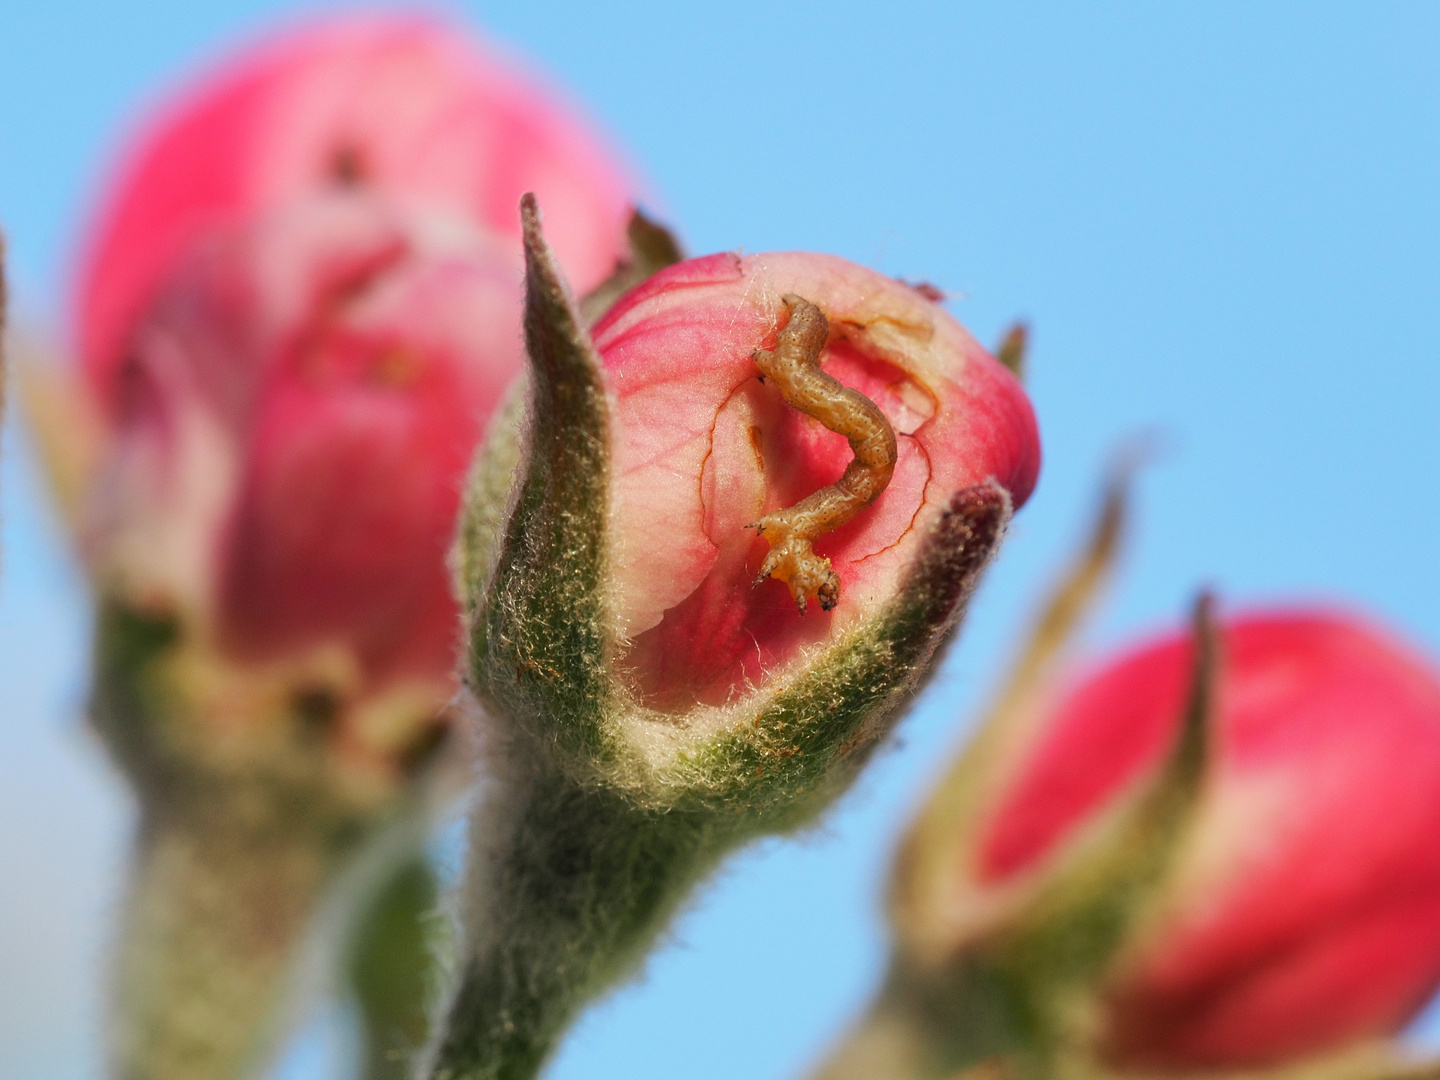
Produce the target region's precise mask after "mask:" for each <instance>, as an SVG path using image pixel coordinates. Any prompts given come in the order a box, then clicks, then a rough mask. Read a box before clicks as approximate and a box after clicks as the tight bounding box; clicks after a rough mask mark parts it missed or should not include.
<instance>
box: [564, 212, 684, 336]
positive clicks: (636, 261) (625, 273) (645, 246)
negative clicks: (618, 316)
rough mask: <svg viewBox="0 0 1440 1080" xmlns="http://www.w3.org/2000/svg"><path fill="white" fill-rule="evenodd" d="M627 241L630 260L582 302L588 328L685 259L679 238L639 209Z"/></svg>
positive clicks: (632, 215)
mask: <svg viewBox="0 0 1440 1080" xmlns="http://www.w3.org/2000/svg"><path fill="white" fill-rule="evenodd" d="M625 239H626V242H627V243H628V245H629V247H630V257H629V258H628V259H623V260H621V261H620V262H619V263H617V264H616V266H615V270H614V272H613V273H612V274H611V275H610V276H609V277H608V278H606V279H605V280H604V281H602V282H601V283H600V284H599V285H597V286H595V288H593V289H591V290H590V292H588V293H587V294H586V295H585V298H584V299H582V300H581V301H580V314H581V315H582V316H583V317H584V319H585V325H587V326H594V325H595V324H596V323H597V322H599V321H600V320H601V319H602V318H604V317H605V313H606V312H607V311H609V310H610V308H611V307H612V306H614V304H615V301H616V300H619V299H620V297H622V296H624V295H625V294H626V293H627V292H629V291H630V290H631V289H633V288H634V287H635V286H636V285H639V284H640V283H641V282H643V281H644V280H645V279H646V278H648V277H649V276H650V275H651V274H654V273H656V272H657V271H660V270H664V269H665V267H667V266H673V265H674V264H675V263H678V262H680V260H682V259H683V258H685V252H684V250H683V249H682V248H681V247H680V241H679V240H677V239H676V238H675V234H674V233H672V232H671V231H670V230H669V229H667V228H666V227H665V226H664V225H661V224H660V223H659V222H658V221H656V220H654V219H653V218H650V217H647V216H646V215H645V214H644V213H642V212H641V211H640V210H639V208H636V209H635V210H633V211H631V213H630V221H629V222H628V223H627V224H626V226H625Z"/></svg>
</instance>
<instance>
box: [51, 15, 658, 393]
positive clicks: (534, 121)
mask: <svg viewBox="0 0 1440 1080" xmlns="http://www.w3.org/2000/svg"><path fill="white" fill-rule="evenodd" d="M633 186H634V185H633V183H632V182H631V179H630V177H629V176H628V174H627V171H626V170H625V169H624V168H623V167H621V166H619V165H618V164H617V162H616V160H615V158H614V156H613V155H612V154H611V153H610V152H609V151H608V150H607V149H606V148H605V147H604V146H602V145H601V143H600V142H599V141H598V140H597V139H596V137H595V136H594V135H593V134H592V132H591V130H590V129H589V127H588V126H587V125H586V124H584V123H583V122H582V121H581V120H580V119H578V118H577V116H576V115H575V114H574V111H573V110H572V109H570V108H568V107H566V106H564V105H562V104H561V103H560V102H559V101H558V100H557V99H556V97H555V95H554V94H553V93H552V92H550V91H549V90H548V89H546V88H544V87H542V86H541V85H539V84H538V83H537V82H536V81H535V80H534V79H533V78H531V77H530V76H528V75H526V74H524V73H522V72H520V71H519V70H517V69H516V67H515V66H514V65H512V64H511V63H510V62H508V61H506V60H502V59H501V58H500V57H499V56H497V55H496V54H495V53H494V52H493V51H492V50H491V49H490V48H488V47H487V46H485V45H483V44H482V43H480V42H477V41H475V40H473V39H471V38H470V37H468V36H466V35H463V34H460V33H457V32H456V31H454V30H452V29H449V28H447V27H445V26H444V25H443V24H438V23H435V22H432V21H431V20H429V19H426V18H422V17H419V16H414V15H379V16H355V15H345V16H339V17H331V18H328V19H326V20H324V21H321V22H318V23H316V24H314V25H312V26H310V27H308V28H306V29H303V30H300V31H298V32H297V31H290V32H288V33H284V34H281V35H277V36H275V37H273V38H270V39H268V40H266V41H264V42H262V43H261V44H259V45H258V46H256V47H253V48H252V49H250V50H249V51H247V52H245V53H243V54H241V55H240V56H238V57H236V58H235V59H234V60H232V61H231V62H229V63H228V64H227V65H225V66H224V67H222V68H221V69H220V70H219V71H218V72H217V73H215V74H209V75H207V76H206V77H205V78H204V79H203V80H201V81H200V82H198V83H197V84H196V85H195V86H193V87H192V88H191V89H190V90H189V91H188V92H187V93H185V94H184V95H183V96H181V97H179V98H177V99H176V100H175V101H173V102H172V103H171V104H169V105H168V106H167V107H166V108H165V109H164V110H163V111H162V112H161V113H160V115H159V117H158V119H157V121H156V122H155V123H153V124H152V125H151V126H150V127H149V128H148V130H146V131H145V133H144V134H143V135H142V137H141V138H140V139H139V141H138V142H137V143H136V144H135V146H134V148H133V149H132V150H131V151H130V152H129V153H128V154H127V155H126V157H125V159H124V164H123V167H122V169H121V171H120V179H119V182H118V184H117V185H116V186H115V187H114V189H113V190H112V191H111V193H110V194H109V197H108V198H107V200H106V205H105V210H104V213H103V214H102V215H101V218H100V221H99V223H98V225H97V227H96V229H95V232H94V239H93V241H92V243H91V244H90V245H89V248H88V256H87V259H86V263H85V272H84V274H83V278H82V281H81V285H80V294H79V301H80V303H79V324H80V328H79V336H80V342H79V344H80V350H81V353H82V355H83V357H84V360H85V364H86V366H87V368H88V369H89V371H90V373H91V374H92V376H93V377H94V378H95V380H96V382H97V383H98V385H99V388H100V390H101V398H102V401H103V402H105V403H106V404H109V403H110V402H111V401H112V395H113V380H114V376H115V372H116V370H117V369H118V368H119V366H120V364H121V362H122V360H123V358H124V354H125V351H126V349H127V348H128V342H129V335H130V332H131V330H132V328H133V326H134V324H135V322H136V320H137V319H138V318H140V316H141V313H142V312H143V311H144V310H145V308H146V307H147V305H148V304H149V302H150V299H151V297H152V296H153V294H154V292H155V290H156V288H157V287H158V285H159V283H160V282H161V280H162V279H164V278H165V277H166V276H167V275H168V274H169V273H170V271H171V268H172V267H173V265H174V263H175V262H176V261H177V260H178V259H180V258H181V257H182V256H183V254H184V252H185V251H186V250H187V249H188V248H189V246H190V245H191V244H192V243H193V242H194V241H195V239H196V237H198V236H201V235H203V234H204V233H205V232H206V231H207V230H209V229H212V228H215V227H217V226H225V227H233V226H234V225H236V224H237V223H239V222H241V221H243V220H245V219H246V218H248V217H250V216H252V215H253V214H255V213H256V212H257V211H259V210H262V209H264V208H268V207H274V206H276V205H278V204H280V203H283V202H286V201H288V200H291V199H294V198H297V197H306V196H310V195H313V194H316V193H319V192H323V191H326V190H334V189H337V188H345V187H362V188H365V189H366V190H371V191H378V192H380V193H384V194H388V195H399V196H402V197H405V198H407V199H415V200H420V201H423V202H425V203H426V205H428V206H430V207H432V208H434V209H436V210H438V211H442V212H447V213H450V214H452V215H453V216H456V217H463V218H469V219H471V220H474V221H477V222H478V223H480V224H482V225H484V226H485V227H486V228H488V229H489V230H491V231H492V232H494V233H496V234H497V235H499V236H503V237H505V238H507V239H508V240H509V241H510V248H511V249H512V250H513V257H514V259H515V266H514V269H513V271H512V276H514V277H515V279H516V280H517V281H518V278H519V274H520V263H519V260H520V244H519V228H518V225H517V223H516V216H515V205H516V203H517V202H518V201H519V198H520V195H521V194H522V193H523V192H525V191H531V190H534V191H539V192H540V194H541V196H542V197H543V198H544V200H545V204H546V207H547V209H548V212H549V217H550V235H551V238H552V241H553V243H554V246H555V248H556V250H557V252H558V253H559V256H560V258H561V260H562V262H563V263H564V264H565V266H566V268H567V270H568V272H569V274H570V276H571V278H572V280H573V281H574V282H575V284H576V286H577V287H579V288H581V289H588V288H590V287H592V286H594V285H596V284H598V283H599V282H600V280H601V279H602V278H603V277H604V276H605V275H606V274H607V273H609V271H610V270H611V268H612V266H613V265H614V262H615V260H616V258H617V257H620V256H622V255H623V254H624V253H625V249H624V235H625V234H624V226H625V221H626V218H627V217H628V215H629V204H630V201H631V197H632V191H633Z"/></svg>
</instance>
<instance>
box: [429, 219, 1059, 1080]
mask: <svg viewBox="0 0 1440 1080" xmlns="http://www.w3.org/2000/svg"><path fill="white" fill-rule="evenodd" d="M523 217H524V220H525V229H526V249H527V257H528V271H527V304H526V320H525V325H526V344H527V352H528V355H529V360H530V367H529V395H530V402H529V411H528V415H526V416H524V417H523V418H522V417H521V416H520V414H519V411H518V410H512V411H511V413H510V421H509V422H508V423H497V424H496V425H495V427H494V428H493V429H492V435H491V437H490V439H489V440H488V443H487V446H486V449H485V451H484V452H483V453H482V456H481V458H480V460H479V463H478V465H477V469H476V471H475V473H474V475H473V476H472V482H471V488H470V499H469V506H468V509H467V513H466V525H465V527H464V528H463V530H462V540H461V544H462V548H464V549H465V551H464V554H463V555H462V559H461V562H462V565H463V566H465V567H466V568H467V577H468V580H467V582H466V583H465V587H464V594H465V596H466V598H467V601H466V602H467V605H468V606H469V607H470V608H471V612H472V613H471V616H470V644H469V682H470V686H471V687H472V689H473V690H474V692H475V693H476V695H477V696H478V697H479V698H480V700H481V701H482V703H483V704H484V706H485V708H486V712H487V714H488V715H489V716H490V718H491V721H492V727H493V731H494V734H495V739H494V740H493V742H494V744H495V747H496V751H495V752H496V754H497V761H498V766H497V772H498V773H499V776H500V781H499V790H498V791H497V792H496V793H495V794H494V795H493V796H492V800H491V802H490V803H489V804H488V805H486V806H483V807H482V808H481V809H480V811H479V813H480V817H479V818H478V819H477V825H476V829H475V832H474V837H475V846H474V849H473V858H474V863H475V865H474V871H473V877H472V886H473V888H472V896H471V915H472V927H471V931H472V938H471V940H470V942H469V943H468V944H469V948H468V953H469V957H468V959H467V960H466V962H465V964H464V966H463V968H462V970H461V982H460V986H459V988H458V990H457V992H456V994H455V996H454V999H453V1001H452V1003H451V1006H450V1009H449V1026H448V1030H447V1031H446V1032H445V1034H444V1037H443V1039H442V1041H441V1043H440V1045H439V1046H438V1048H437V1050H436V1056H435V1059H434V1075H435V1076H437V1077H445V1078H455V1080H458V1078H460V1077H465V1078H474V1077H500V1076H504V1077H517V1078H518V1077H522V1076H530V1075H533V1073H534V1072H535V1070H537V1069H538V1068H539V1066H540V1063H541V1062H542V1061H543V1059H544V1057H545V1055H546V1054H547V1053H548V1051H549V1049H550V1047H551V1045H552V1044H553V1042H554V1040H555V1039H556V1038H557V1037H558V1035H559V1033H560V1031H561V1030H563V1028H564V1026H565V1025H566V1024H567V1023H568V1021H569V1020H570V1019H571V1018H572V1017H573V1015H574V1014H575V1012H576V1011H577V1010H578V1009H579V1008H580V1007H581V1006H582V1005H583V1004H584V1002H585V1001H586V1000H587V999H588V998H590V997H591V996H593V995H594V994H596V993H598V992H600V991H601V990H602V989H604V987H606V986H607V985H609V984H610V983H611V982H613V981H614V980H616V979H618V978H621V977H623V976H624V975H626V974H627V973H628V972H629V971H631V970H633V968H634V966H635V964H636V963H637V962H638V961H639V959H640V958H641V957H642V956H643V954H644V952H645V950H646V949H647V947H648V946H649V945H650V943H651V942H652V941H653V940H654V936H655V934H656V933H658V932H659V930H660V928H661V927H662V926H663V925H664V923H665V921H666V919H667V917H668V916H669V914H670V913H671V912H672V911H673V910H674V908H675V906H676V905H677V904H678V903H679V902H680V901H681V899H683V897H684V895H685V893H686V891H687V890H688V889H689V887H690V886H691V885H692V884H693V883H694V882H695V881H696V880H697V879H698V878H699V877H700V876H701V875H702V874H703V873H705V872H706V871H707V870H708V869H709V868H710V867H711V866H713V865H714V863H715V862H716V861H718V860H719V859H720V858H721V857H723V856H724V854H725V853H726V852H728V851H729V850H731V849H733V848H734V847H735V846H736V845H738V844H739V843H741V842H743V841H744V840H746V839H748V838H750V837H753V836H756V835H759V834H762V833H766V832H776V831H781V830H785V829H788V828H793V827H795V826H797V825H799V824H801V823H803V822H805V821H808V820H811V819H812V818H813V817H814V815H815V814H816V813H818V812H819V811H820V810H821V809H823V808H824V806H825V805H827V804H828V803H829V802H830V801H831V799H833V797H834V796H835V795H836V794H838V793H839V792H840V791H841V790H843V788H844V787H845V785H846V783H847V782H848V781H849V780H850V779H851V778H853V776H854V775H855V774H856V772H857V771H858V769H859V767H860V766H861V764H862V763H863V762H864V761H865V759H866V758H867V757H868V755H869V752H870V751H871V750H872V749H873V748H874V746H875V745H876V743H877V742H878V740H879V739H880V738H881V737H882V736H883V735H884V734H885V732H886V731H887V730H888V729H889V727H890V726H891V724H892V723H893V722H894V721H895V719H896V718H897V717H898V715H899V714H900V712H901V711H903V709H904V708H905V706H906V705H908V704H909V702H910V701H911V699H912V697H913V695H914V693H915V692H916V690H917V689H918V688H919V687H920V686H921V685H922V684H923V682H924V681H925V679H926V678H927V677H928V676H929V674H930V673H931V672H932V671H933V668H934V664H935V661H936V657H937V654H938V650H939V648H940V646H941V645H942V644H943V643H944V641H945V640H946V639H947V638H948V637H949V636H950V635H951V633H952V632H953V630H954V629H955V627H956V625H957V623H958V621H959V618H960V615H961V613H962V610H963V607H964V602H965V600H966V598H967V597H968V595H969V593H970V591H971V589H972V588H973V587H974V584H975V581H976V578H977V576H978V574H979V572H980V570H981V569H982V568H983V566H984V565H985V563H986V562H987V561H988V559H989V557H990V555H991V553H992V552H993V550H994V548H995V546H996V545H997V544H998V542H999V540H1000V536H1001V533H1002V530H1003V527H1004V525H1005V523H1006V521H1007V520H1008V517H1009V515H1010V512H1011V509H1012V506H1014V505H1018V504H1019V503H1022V502H1023V501H1024V500H1025V498H1026V497H1027V496H1028V495H1029V494H1030V490H1031V488H1032V487H1033V485H1034V482H1035V476H1036V471H1037V469H1038V465H1039V446H1038V440H1037V436H1036V430H1035V421H1034V417H1033V415H1032V413H1031V410H1030V405H1029V403H1028V401H1027V400H1026V398H1025V395H1024V392H1023V391H1022V390H1021V389H1020V387H1019V384H1018V383H1016V381H1015V380H1014V378H1013V377H1012V376H1011V375H1010V374H1009V373H1008V372H1006V371H1005V370H1004V369H1003V368H1001V367H1000V366H999V365H998V364H997V363H996V362H995V361H994V360H993V359H992V358H991V357H990V356H989V355H988V354H986V353H985V352H984V350H983V349H981V348H980V347H979V346H978V345H976V344H975V342H974V341H973V340H972V339H971V338H970V337H969V336H968V335H967V334H966V333H965V332H964V330H963V329H961V328H960V326H959V325H958V324H957V323H955V322H954V320H952V319H951V318H950V317H949V316H948V315H946V314H945V312H944V311H943V310H941V309H940V308H939V307H938V306H937V305H936V304H935V303H934V302H932V301H931V300H930V299H928V298H927V297H926V296H925V295H923V294H921V293H918V292H916V291H915V290H913V289H911V288H909V287H907V286H905V285H903V284H901V283H898V282H895V281H891V280H889V279H887V278H884V277H882V276H881V275H879V274H876V273H874V272H873V271H869V270H865V269H863V268H861V267H857V266H854V265H852V264H850V263H846V262H844V261H842V260H839V259H834V258H829V257H825V256H818V255H803V254H793V253H792V254H776V255H757V256H751V257H749V258H743V259H742V258H740V257H738V256H733V255H715V256H710V257H707V258H702V259H694V260H691V261H688V262H682V263H679V264H677V265H674V266H671V267H670V268H668V269H666V270H663V271H661V272H660V273H658V274H656V275H655V276H653V277H652V278H650V279H649V281H647V282H646V283H645V284H642V285H640V286H639V287H637V288H635V289H633V290H631V291H630V292H629V293H627V294H626V295H625V296H623V297H622V298H620V300H619V301H618V302H616V303H615V305H614V306H613V307H611V308H610V310H609V311H608V313H607V314H606V315H605V316H604V317H603V318H602V319H601V320H600V322H599V323H598V324H597V325H596V326H595V329H594V335H593V338H592V336H591V335H590V334H589V333H587V332H586V329H585V320H584V318H583V316H582V315H581V313H580V311H579V309H578V307H577V305H576V304H575V303H574V301H573V299H572V298H571V297H570V295H569V293H568V290H567V289H566V287H565V284H564V281H563V280H562V279H561V277H560V275H559V273H558V270H557V268H556V264H555V261H554V258H553V256H552V255H551V253H550V252H549V250H548V248H547V247H546V246H545V243H544V241H543V239H542V237H541V235H540V228H539V219H538V212H537V210H536V206H535V201H534V199H533V198H532V197H529V196H527V198H526V200H525V202H524V203H523ZM522 420H523V422H522ZM847 444H848V445H847ZM517 461H518V462H519V468H518V475H517V478H516V481H515V485H514V488H513V490H512V491H511V492H510V494H509V495H508V497H504V496H502V495H501V494H500V493H501V492H502V491H503V489H504V485H503V484H502V483H501V482H500V481H499V480H498V479H497V476H504V475H508V473H509V470H510V469H511V468H512V466H513V464H514V463H515V462H517ZM777 553H778V554H777ZM766 574H769V575H771V576H773V577H775V578H778V579H781V580H763V577H764V576H765V575H766ZM757 577H759V578H762V580H757ZM800 601H805V603H804V604H802V605H801V606H802V611H797V603H798V602H800Z"/></svg>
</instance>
